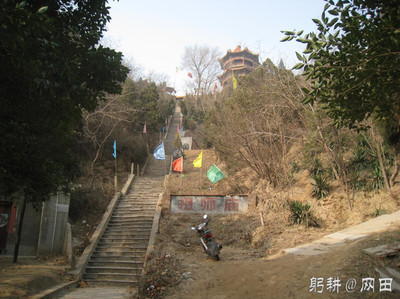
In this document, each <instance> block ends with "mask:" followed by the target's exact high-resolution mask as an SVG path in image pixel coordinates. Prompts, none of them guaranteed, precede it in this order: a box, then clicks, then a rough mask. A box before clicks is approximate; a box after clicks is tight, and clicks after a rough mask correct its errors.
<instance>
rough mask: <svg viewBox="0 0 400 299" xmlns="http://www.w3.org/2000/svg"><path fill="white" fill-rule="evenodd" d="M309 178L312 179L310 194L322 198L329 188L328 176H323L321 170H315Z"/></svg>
mask: <svg viewBox="0 0 400 299" xmlns="http://www.w3.org/2000/svg"><path fill="white" fill-rule="evenodd" d="M311 178H312V179H313V180H314V182H312V183H311V184H312V185H313V190H312V196H314V197H316V198H317V199H324V198H325V197H326V196H327V195H328V194H329V190H330V185H329V182H328V177H327V176H324V175H323V174H322V173H321V172H317V173H316V174H314V175H312V176H311Z"/></svg>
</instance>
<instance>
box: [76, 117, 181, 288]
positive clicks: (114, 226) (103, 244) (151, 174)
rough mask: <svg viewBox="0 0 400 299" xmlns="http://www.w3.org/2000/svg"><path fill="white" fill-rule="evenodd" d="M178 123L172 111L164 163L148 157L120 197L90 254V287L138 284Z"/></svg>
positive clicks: (86, 279)
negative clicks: (137, 174)
mask: <svg viewBox="0 0 400 299" xmlns="http://www.w3.org/2000/svg"><path fill="white" fill-rule="evenodd" d="M178 123H179V113H178V112H175V114H174V116H173V117H172V123H171V126H170V131H171V134H168V135H167V138H166V139H165V140H164V146H165V152H166V160H165V161H157V160H156V159H154V157H153V156H151V157H150V159H149V163H148V165H147V167H146V170H145V173H144V175H143V176H140V177H137V178H135V181H134V183H133V185H132V187H131V188H130V190H129V191H128V193H127V194H126V195H125V196H124V197H122V198H120V200H119V202H118V204H117V206H116V208H115V209H114V211H113V214H112V215H111V219H110V221H109V222H108V225H107V228H106V230H105V232H104V233H103V235H102V236H101V238H100V240H99V242H98V244H97V247H96V249H95V250H94V252H93V253H92V255H91V257H90V260H89V263H88V265H87V267H86V270H85V273H84V274H83V280H85V281H86V282H87V283H88V284H89V285H102V286H121V287H125V286H131V285H137V283H138V281H139V278H140V275H141V273H142V267H143V262H144V258H145V254H146V250H147V246H148V242H149V238H150V232H151V228H152V224H153V217H154V214H155V210H156V209H155V208H156V204H157V201H158V198H159V195H160V193H161V192H162V189H163V183H164V177H165V174H166V173H168V172H169V164H170V155H171V154H172V148H173V140H174V138H175V132H176V130H177V126H178Z"/></svg>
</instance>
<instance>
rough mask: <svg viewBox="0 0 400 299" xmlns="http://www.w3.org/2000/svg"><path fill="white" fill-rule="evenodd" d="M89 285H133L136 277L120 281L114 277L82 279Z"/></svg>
mask: <svg viewBox="0 0 400 299" xmlns="http://www.w3.org/2000/svg"><path fill="white" fill-rule="evenodd" d="M84 280H85V281H86V283H87V284H88V285H89V286H96V287H102V286H107V287H118V288H127V287H129V286H135V285H137V284H138V279H132V280H131V281H121V280H116V279H103V278H102V279H99V278H98V279H89V278H86V279H84Z"/></svg>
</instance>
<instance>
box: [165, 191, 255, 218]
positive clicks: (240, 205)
mask: <svg viewBox="0 0 400 299" xmlns="http://www.w3.org/2000/svg"><path fill="white" fill-rule="evenodd" d="M170 202H171V204H170V211H171V213H208V214H235V213H246V212H247V211H248V209H249V204H248V200H247V196H246V195H237V196H224V195H171V200H170Z"/></svg>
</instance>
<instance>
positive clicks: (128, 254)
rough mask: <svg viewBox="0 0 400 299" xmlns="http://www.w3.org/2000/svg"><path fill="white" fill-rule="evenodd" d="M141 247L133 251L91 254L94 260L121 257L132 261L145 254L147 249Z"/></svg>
mask: <svg viewBox="0 0 400 299" xmlns="http://www.w3.org/2000/svg"><path fill="white" fill-rule="evenodd" d="M144 247H146V246H142V248H135V250H131V251H110V250H109V251H106V250H97V248H96V251H95V252H93V257H95V258H104V257H110V258H118V257H121V258H123V259H126V258H128V257H130V258H132V259H136V258H137V257H140V256H141V255H143V256H144V254H145V253H146V250H147V247H146V248H144Z"/></svg>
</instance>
